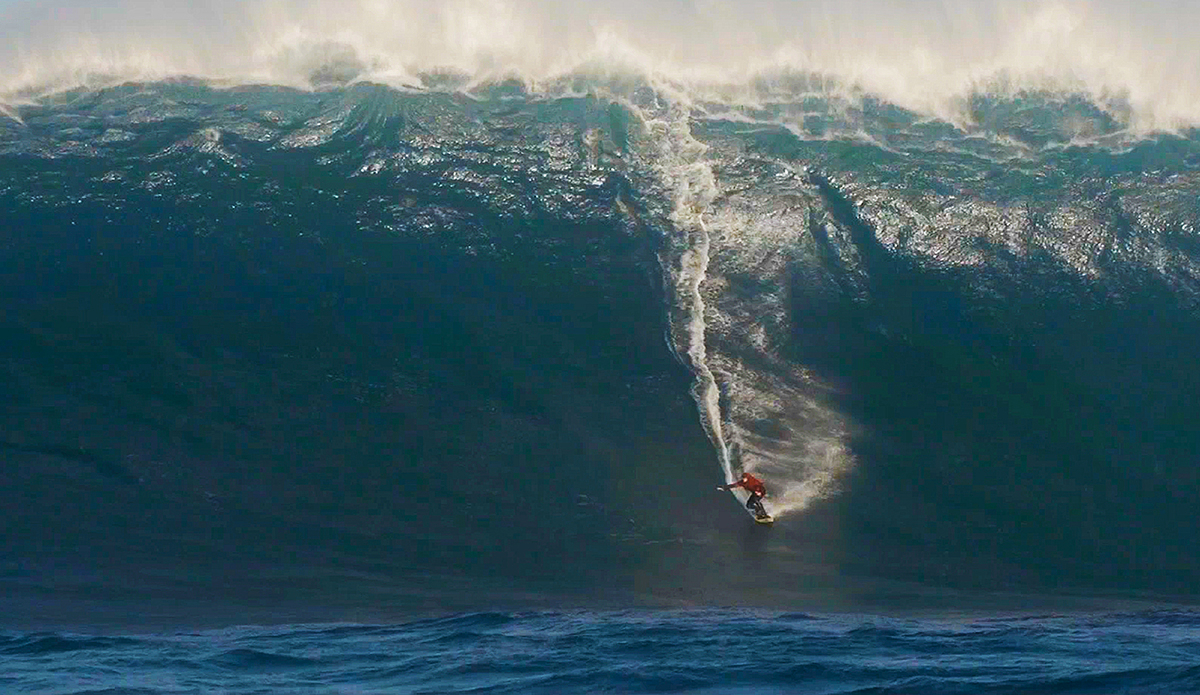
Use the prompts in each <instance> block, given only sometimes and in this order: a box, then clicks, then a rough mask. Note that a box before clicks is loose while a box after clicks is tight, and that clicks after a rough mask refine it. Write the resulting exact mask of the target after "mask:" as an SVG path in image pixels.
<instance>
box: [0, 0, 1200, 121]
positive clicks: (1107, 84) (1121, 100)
mask: <svg viewBox="0 0 1200 695" xmlns="http://www.w3.org/2000/svg"><path fill="white" fill-rule="evenodd" d="M1198 58H1200V6H1196V7H1195V8H1192V7H1191V6H1185V5H1184V4H1182V3H1178V2H1170V1H1169V0H1158V1H1155V0H1148V1H1143V2H1134V0H1110V1H1109V2H1099V1H1098V0H1097V1H1095V2H1089V1H1085V0H1074V1H1070V0H960V1H959V2H943V1H941V0H910V1H909V2H905V3H892V2H886V1H884V0H839V1H838V2H834V1H832V0H820V1H817V0H814V1H810V2H791V1H790V0H788V1H785V0H710V1H707V2H666V1H665V0H637V1H635V0H606V1H604V0H602V1H598V2H592V3H561V2H554V1H552V0H448V1H434V0H337V1H335V0H258V1H235V0H208V1H207V2H184V1H183V0H174V1H171V0H166V1H164V2H150V1H149V0H117V1H115V2H111V3H104V4H101V3H95V2H87V1H85V0H58V2H50V3H32V2H28V3H25V5H23V6H20V7H18V8H17V9H15V10H10V11H9V12H8V13H7V15H6V16H4V17H3V19H0V94H8V95H13V94H16V93H25V94H28V93H35V92H39V91H45V90H48V89H61V88H68V87H71V86H76V85H80V84H84V85H86V84H91V83H94V82H95V81H96V80H98V79H107V80H115V81H120V80H146V79H161V78H164V77H169V76H189V77H196V78H201V79H211V80H217V81H225V82H249V83H262V82H270V83H277V84H285V85H293V86H314V84H313V83H314V75H317V76H318V79H316V80H315V82H317V83H320V82H321V79H319V76H320V75H323V74H324V75H328V74H330V70H329V69H328V64H334V65H335V66H337V65H340V66H341V69H334V70H333V71H332V74H333V75H334V77H336V78H338V79H340V80H341V81H353V80H372V81H380V82H384V83H387V84H394V85H397V86H413V85H418V86H419V84H420V77H419V76H420V75H422V74H426V73H436V72H439V71H441V72H445V71H453V72H459V73H463V74H465V75H468V76H469V78H470V79H469V80H468V81H469V82H472V83H476V84H477V83H479V82H481V81H486V80H493V79H510V78H514V77H515V78H517V79H522V80H526V81H529V82H533V83H547V82H553V81H554V80H556V79H562V78H564V77H566V76H569V75H572V74H577V73H580V72H582V73H588V74H592V73H598V72H603V71H606V70H610V71H613V72H621V73H634V74H640V75H642V76H644V77H648V78H653V79H655V80H658V81H660V82H663V83H671V84H675V85H678V86H679V87H680V89H682V90H684V91H686V92H688V93H689V94H693V95H695V96H696V97H697V98H699V97H702V96H703V97H709V98H712V97H717V98H720V99H724V100H732V101H736V100H745V101H746V102H753V101H755V100H761V99H765V98H773V96H774V97H778V96H781V95H782V96H795V95H794V94H789V92H790V91H792V90H794V89H795V87H796V84H795V79H794V78H795V76H796V75H807V76H810V77H811V78H812V79H811V80H810V84H809V87H812V88H816V89H818V90H820V91H822V92H824V93H834V94H839V95H843V96H847V95H848V96H850V97H853V96H854V95H871V96H873V97H875V98H880V99H883V100H886V101H888V102H890V103H893V104H896V105H898V106H901V107H904V108H906V109H909V110H912V111H915V112H917V113H921V114H925V115H931V116H936V117H939V118H943V119H946V120H949V121H952V122H967V121H969V120H970V118H971V114H970V113H969V109H968V108H966V101H967V100H968V99H969V97H970V96H971V95H973V94H979V93H985V94H1012V93H1019V92H1022V91H1051V92H1055V91H1060V92H1071V93H1080V94H1084V95H1087V96H1088V97H1089V98H1090V99H1092V100H1093V101H1095V102H1096V103H1097V104H1099V105H1101V106H1106V105H1107V106H1111V107H1112V108H1113V110H1114V112H1117V113H1119V114H1120V115H1121V117H1122V118H1124V119H1126V120H1127V121H1128V125H1129V126H1130V127H1133V128H1141V129H1155V128H1158V129H1172V128H1179V127H1185V126H1189V125H1195V124H1197V123H1200V73H1197V71H1195V70H1192V69H1191V67H1192V66H1194V65H1196V64H1197V63H1198V62H1200V61H1198ZM318 86H319V85H318ZM772 91H778V92H780V94H776V95H772V94H771V92H772ZM8 101H11V97H10V98H9V99H8Z"/></svg>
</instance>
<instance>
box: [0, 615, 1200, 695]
mask: <svg viewBox="0 0 1200 695" xmlns="http://www.w3.org/2000/svg"><path fill="white" fill-rule="evenodd" d="M0 667H2V669H3V675H0V685H3V687H4V688H5V692H13V693H24V692H37V693H62V694H66V693H139V694H140V693H145V694H147V695H149V694H152V693H203V692H221V693H263V692H271V693H350V692H354V693H597V692H611V693H672V692H692V693H814V694H815V693H828V694H832V693H914V694H915V693H1079V694H1082V693H1189V692H1198V691H1200V621H1198V619H1197V615H1196V614H1195V613H1194V612H1179V611H1152V612H1142V613H1123V614H1111V615H1073V616H1059V615H1040V616H1031V617H1025V618H1013V617H1004V618H986V619H978V618H975V619H971V618H942V619H937V620H928V619H924V620H916V619H890V618H873V617H865V616H858V615H841V616H823V615H809V614H805V613H772V612H755V611H730V610H704V611H690V612H670V611H667V612H663V611H619V612H599V613H597V612H522V613H498V612H492V613H464V614H460V615H456V616H452V617H446V618H439V619H432V620H421V621H416V622H409V623H404V624H398V625H296V626H290V627H278V628H265V627H240V628H227V629H222V630H213V631H203V632H180V633H169V634H156V635H129V636H122V637H96V636H86V635H80V634H73V633H55V632H40V633H25V634H5V635H3V636H2V637H0Z"/></svg>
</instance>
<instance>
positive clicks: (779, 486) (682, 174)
mask: <svg viewBox="0 0 1200 695" xmlns="http://www.w3.org/2000/svg"><path fill="white" fill-rule="evenodd" d="M661 95H662V98H663V99H665V100H667V102H668V103H667V104H666V105H665V106H663V105H662V104H661V103H660V104H656V105H646V106H644V107H643V106H639V105H637V104H633V103H630V102H626V103H625V106H626V108H628V109H630V111H631V112H633V113H635V114H637V115H638V116H639V117H640V118H641V120H642V122H643V123H644V124H645V127H646V136H647V141H648V142H647V152H646V153H645V154H644V155H643V156H644V158H646V159H647V160H648V163H649V167H648V168H649V169H651V170H652V171H654V173H655V175H656V176H657V178H658V179H659V182H660V185H661V186H662V188H663V195H662V197H663V198H664V199H666V200H669V201H670V209H669V210H668V211H666V213H665V217H666V218H667V221H668V224H667V225H666V226H667V228H668V237H667V238H666V239H665V240H664V243H663V245H662V250H661V252H660V262H661V264H662V267H663V270H664V275H665V285H666V287H668V288H670V296H669V297H668V298H667V301H668V312H667V313H668V316H667V320H668V338H669V341H670V344H671V347H672V349H673V350H674V351H675V353H676V354H677V355H678V356H679V357H680V359H681V360H682V361H683V362H684V363H685V364H686V365H687V366H688V367H689V368H690V369H691V370H692V372H693V374H694V375H695V382H694V384H693V387H692V396H693V399H694V400H695V402H696V406H697V410H698V412H699V415H700V421H701V425H702V426H703V428H704V430H705V432H706V433H707V434H708V437H709V440H710V441H711V442H712V444H713V447H714V449H715V450H716V454H717V458H718V461H719V463H720V465H721V468H722V472H723V473H724V477H725V481H726V482H732V481H733V480H735V479H736V478H737V477H738V475H739V474H740V472H741V471H753V472H756V473H757V474H758V475H761V476H763V477H764V478H766V479H767V482H768V489H769V496H768V498H767V500H766V501H765V503H764V506H765V507H766V509H767V510H768V512H769V513H771V514H772V515H774V516H776V517H778V516H782V515H784V514H786V513H789V512H794V511H800V510H803V509H805V508H807V507H808V506H809V504H811V503H812V502H813V501H814V500H816V499H819V498H821V497H825V496H827V495H829V494H831V493H832V492H833V491H835V490H836V486H837V482H838V479H839V478H840V476H841V475H842V474H843V473H844V472H845V471H846V470H847V469H849V467H850V466H851V463H852V457H851V456H850V454H849V452H848V449H847V446H846V444H845V439H846V426H845V425H844V424H843V423H842V422H841V419H840V416H839V415H838V414H837V413H835V412H834V411H833V410H831V409H829V408H827V407H825V406H824V405H823V404H822V403H821V402H820V401H819V399H818V398H817V395H818V394H819V392H820V390H821V388H822V387H821V386H820V385H819V384H817V383H816V382H815V381H814V380H813V379H811V378H810V377H809V376H808V375H807V374H806V373H804V371H803V370H802V369H800V368H798V367H796V366H794V365H791V364H788V362H787V360H786V359H784V358H782V357H781V356H780V350H781V347H780V344H781V343H783V342H786V340H787V338H786V334H787V332H788V331H790V330H793V327H791V326H790V325H789V322H788V319H787V310H786V307H785V306H784V302H785V301H786V298H785V294H786V293H785V292H783V291H779V292H773V293H766V294H763V293H754V294H752V295H750V296H741V295H739V293H738V292H737V291H736V289H735V287H734V286H733V285H735V284H736V282H731V281H730V278H731V276H733V275H736V274H739V273H742V274H747V273H748V274H753V275H756V276H757V277H760V278H761V279H762V280H763V281H764V282H768V283H771V282H775V283H780V285H781V286H782V285H783V284H785V283H786V278H787V277H789V272H790V271H789V267H790V259H789V258H788V255H787V254H786V253H784V254H781V253H778V250H779V249H780V248H781V247H783V248H787V247H788V246H789V245H794V244H796V243H797V241H798V236H797V235H802V234H803V229H804V228H805V227H804V225H803V224H800V223H797V222H798V221H797V220H790V219H789V220H788V221H787V222H786V223H785V224H783V225H782V226H778V225H776V224H775V223H774V222H775V221H777V220H778V216H777V215H770V214H759V213H760V211H756V210H747V209H744V208H745V207H746V203H745V201H744V200H743V201H741V202H740V205H741V207H739V202H736V201H737V199H738V197H737V196H736V195H735V196H733V200H734V201H735V202H731V196H730V194H729V193H728V192H723V191H722V190H721V187H720V184H719V182H718V178H717V174H716V171H715V167H716V166H717V165H718V164H719V161H718V159H719V157H718V156H717V153H715V152H711V151H710V148H709V146H708V145H706V144H704V143H702V142H700V141H699V140H697V139H696V138H695V137H694V136H693V134H692V132H691V122H692V114H691V112H690V110H689V109H687V108H686V107H684V106H682V105H680V104H678V103H675V104H672V103H670V100H671V93H670V91H669V90H667V91H664V92H662V93H661ZM750 200H752V201H755V200H758V199H757V198H753V197H752V198H751V199H750ZM751 205H753V203H751ZM768 422H769V423H770V425H769V427H768V428H767V429H769V432H761V431H756V424H758V423H768ZM758 429H761V427H760V428H758ZM733 493H734V496H735V497H736V498H737V499H738V500H739V501H740V502H741V503H743V504H744V503H745V501H746V499H747V497H748V495H747V493H746V492H745V491H743V490H740V489H735V490H734V491H733Z"/></svg>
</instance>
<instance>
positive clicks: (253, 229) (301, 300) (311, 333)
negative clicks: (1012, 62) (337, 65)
mask: <svg viewBox="0 0 1200 695" xmlns="http://www.w3.org/2000/svg"><path fill="white" fill-rule="evenodd" d="M588 79H589V78H584V77H580V78H578V79H577V80H576V82H575V83H573V84H572V88H571V89H561V90H558V91H553V90H552V91H551V92H550V93H545V92H533V91H529V90H527V89H526V88H525V87H524V86H522V85H519V84H515V83H507V82H501V83H497V84H490V83H489V84H488V85H485V86H483V87H473V88H472V89H471V90H469V91H456V90H453V89H451V90H449V91H439V90H409V91H398V90H395V89H391V88H388V87H384V86H379V85H373V84H368V83H359V84H352V85H347V86H331V87H328V88H326V89H321V90H317V91H295V90H291V89H284V88H277V87H267V86H253V87H238V88H228V89H218V88H215V87H212V86H209V85H207V84H205V83H203V82H200V81H186V80H185V81H166V82H154V83H127V84H123V85H120V86H114V87H110V88H105V89H82V88H81V89H77V90H73V91H65V92H59V93H56V94H53V95H50V96H44V97H40V98H37V99H32V100H28V101H27V102H26V103H22V104H21V105H19V106H14V107H12V110H13V114H12V116H13V117H11V118H5V119H3V120H0V296H2V297H3V311H2V312H0V490H3V494H0V514H2V519H3V524H2V525H0V626H3V627H5V628H6V629H7V630H8V631H7V632H4V633H3V635H4V636H3V638H2V641H0V654H2V656H0V689H3V690H5V691H6V692H9V691H11V692H39V693H40V692H47V693H82V692H109V693H126V692H129V693H192V692H230V693H241V692H247V693H249V692H296V693H299V692H347V693H349V692H429V693H441V692H545V693H559V692H598V691H599V692H682V691H687V692H754V693H759V692H767V693H770V692H805V693H809V692H811V693H842V692H878V693H884V692H896V693H934V692H936V693H969V692H997V693H1008V692H1012V693H1113V692H1131V693H1132V692H1138V693H1140V692H1162V693H1185V692H1198V691H1200V680H1198V678H1200V675H1198V671H1197V666H1196V664H1197V663H1200V654H1198V651H1200V647H1198V646H1197V645H1198V641H1197V620H1196V616H1195V614H1194V612H1193V611H1192V610H1191V609H1190V608H1188V606H1191V605H1194V603H1195V601H1196V598H1197V595H1198V594H1197V587H1198V586H1200V543H1198V542H1197V540H1196V535H1195V510H1196V508H1197V503H1198V502H1200V475H1198V473H1197V471H1198V470H1200V468H1197V466H1196V463H1197V457H1196V452H1197V451H1200V428H1198V427H1197V426H1196V420H1195V413H1196V408H1195V403H1196V400H1195V394H1196V393H1200V366H1198V365H1200V362H1197V361H1196V359H1195V356H1196V355H1197V354H1200V243H1198V237H1197V236H1196V234H1197V229H1198V228H1200V205H1198V204H1197V194H1198V191H1200V140H1198V139H1197V138H1196V137H1195V134H1194V133H1192V132H1191V131H1182V132H1173V133H1169V134H1168V133H1149V134H1146V133H1139V132H1135V131H1133V130H1131V129H1128V128H1126V127H1125V126H1124V125H1122V124H1121V123H1120V122H1118V120H1116V119H1115V118H1114V117H1113V116H1112V115H1111V114H1110V113H1109V112H1108V111H1106V110H1104V109H1101V108H1099V107H1098V106H1096V105H1094V104H1092V103H1091V102H1089V101H1088V100H1087V99H1085V98H1082V97H1079V96H1077V95H1076V96H1069V95H1068V96H1063V95H1055V94H1043V93H1022V94H1020V95H1017V96H1009V97H1003V98H1001V97H986V98H985V97H983V96H980V97H978V98H977V99H976V100H975V101H973V102H972V104H971V108H972V109H973V110H974V113H975V116H976V123H975V124H974V125H973V126H971V127H964V126H961V125H959V126H956V125H951V124H948V123H943V122H941V121H938V120H936V119H932V120H931V119H929V118H924V117H921V116H920V115H918V114H915V113H910V112H908V111H905V110H904V109H901V108H899V107H896V106H894V105H890V104H888V103H886V102H883V101H874V100H872V99H870V98H864V99H862V100H860V101H859V102H857V103H856V106H855V108H852V109H847V108H846V104H845V103H844V102H841V101H839V100H838V99H837V98H834V97H820V96H814V95H813V94H812V93H811V92H810V91H808V90H809V86H810V85H807V83H804V84H799V85H798V86H797V90H798V91H797V92H795V93H790V94H783V95H777V96H779V99H778V100H777V101H775V102H771V103H753V104H744V103H738V102H736V101H731V102H729V103H724V102H713V101H707V100H701V99H697V100H695V101H687V100H686V99H682V98H681V97H680V96H679V95H678V94H675V93H672V92H669V91H666V92H660V91H656V89H655V88H654V87H653V86H652V85H651V84H649V83H641V82H638V81H636V80H635V81H633V83H632V84H626V85H614V84H613V83H612V82H602V81H601V82H588ZM785 91H786V90H785ZM1085 126H1086V127H1085ZM1080 133H1086V134H1087V137H1084V136H1081V134H1080ZM743 469H746V470H753V471H755V474H756V475H758V476H760V477H761V478H763V479H764V480H765V481H766V483H767V485H768V487H769V488H770V489H771V495H770V496H769V497H768V499H767V501H766V504H767V508H768V509H769V510H770V511H771V512H772V513H773V514H774V515H775V516H776V518H777V521H776V523H775V525H774V526H773V527H769V528H766V527H759V526H757V525H755V524H753V522H752V521H751V519H750V518H749V516H747V515H746V514H745V512H744V511H743V510H741V509H739V506H740V505H739V504H738V503H736V502H735V501H734V500H731V499H730V497H729V496H728V495H726V494H720V493H717V492H716V491H714V489H713V488H714V486H715V485H717V484H720V483H722V482H725V481H726V480H727V479H728V478H729V476H731V475H735V474H736V473H737V472H739V471H740V470H743ZM726 606H739V607H743V609H741V610H736V611H734V610H716V608H718V607H726ZM1181 606H1182V607H1181ZM796 611H799V612H796ZM430 616H433V617H430ZM887 616H892V617H887ZM905 616H915V617H905ZM427 618H428V619H427ZM247 624H256V625H272V626H277V627H269V628H258V627H254V628H246V627H228V626H237V625H247ZM196 630H202V631H199V632H196Z"/></svg>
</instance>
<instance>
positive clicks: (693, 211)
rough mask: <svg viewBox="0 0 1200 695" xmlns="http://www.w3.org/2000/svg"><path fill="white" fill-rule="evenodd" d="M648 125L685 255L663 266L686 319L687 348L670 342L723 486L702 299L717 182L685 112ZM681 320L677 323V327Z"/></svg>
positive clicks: (726, 466) (723, 444)
mask: <svg viewBox="0 0 1200 695" xmlns="http://www.w3.org/2000/svg"><path fill="white" fill-rule="evenodd" d="M643 115H645V114H644V113H643ZM646 123H647V126H648V128H649V130H650V136H651V139H652V141H653V142H654V143H655V144H656V145H657V152H656V155H657V156H656V161H657V165H656V169H657V173H658V175H659V176H660V177H661V178H662V180H663V182H664V183H665V184H666V186H667V188H668V190H669V192H670V195H671V199H672V203H673V207H672V210H671V213H670V220H671V224H672V226H673V228H674V230H675V233H676V234H677V235H678V236H679V238H678V239H676V242H677V244H675V245H674V248H677V249H679V250H680V251H681V252H680V253H679V256H678V259H677V261H676V259H673V258H669V259H666V262H665V263H664V266H665V267H666V268H667V269H668V270H667V272H668V274H669V275H670V279H671V280H672V284H673V285H674V289H675V291H674V296H675V300H676V302H677V305H676V306H677V308H678V309H680V310H681V312H682V314H683V316H684V317H685V319H684V321H683V324H684V325H683V328H684V331H683V332H684V335H685V337H686V343H685V344H684V345H680V344H678V343H679V341H678V339H676V338H675V337H674V330H673V331H672V336H673V337H672V341H673V342H674V343H676V344H675V345H673V347H674V349H675V350H676V352H677V353H683V354H686V355H687V361H688V364H689V365H690V366H691V368H692V370H693V372H694V373H695V375H696V382H695V384H694V386H693V388H692V396H693V398H694V399H695V401H696V406H697V408H698V409H699V411H700V420H701V424H702V425H703V426H704V430H705V432H706V433H707V434H708V437H709V439H710V440H711V441H712V443H713V446H714V447H715V448H716V450H717V456H718V458H719V460H720V463H721V468H722V470H723V472H724V474H725V480H726V481H727V482H732V481H733V480H734V477H735V476H734V474H733V462H732V460H731V456H730V452H729V445H728V442H727V441H726V438H725V432H724V426H723V424H722V416H721V395H720V389H719V388H718V386H717V379H716V376H715V375H714V374H713V372H712V369H710V368H709V366H708V355H707V347H706V345H705V333H706V331H707V325H706V323H705V315H706V307H705V304H704V297H703V295H702V293H701V285H702V284H703V283H704V280H705V277H706V275H707V271H708V263H709V254H708V252H709V247H710V245H711V240H710V238H709V234H708V228H707V226H706V225H705V223H704V211H705V210H706V209H707V208H708V207H709V206H710V205H711V204H712V201H713V199H715V198H716V196H717V184H716V178H715V176H714V175H713V171H712V166H711V164H710V163H709V162H708V161H707V160H706V159H705V153H706V151H707V149H708V148H707V147H706V146H705V145H704V144H702V143H701V142H699V141H698V140H696V139H695V138H694V137H692V134H691V130H690V127H689V114H688V111H687V109H686V108H685V107H682V106H679V105H674V106H670V107H668V109H667V111H666V113H665V114H663V115H662V116H661V117H659V118H650V119H648V120H647V121H646ZM677 320H678V319H674V318H673V321H677ZM672 328H673V329H674V326H673V327H672Z"/></svg>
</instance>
